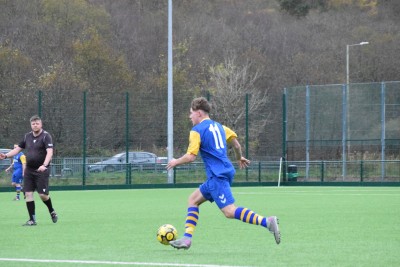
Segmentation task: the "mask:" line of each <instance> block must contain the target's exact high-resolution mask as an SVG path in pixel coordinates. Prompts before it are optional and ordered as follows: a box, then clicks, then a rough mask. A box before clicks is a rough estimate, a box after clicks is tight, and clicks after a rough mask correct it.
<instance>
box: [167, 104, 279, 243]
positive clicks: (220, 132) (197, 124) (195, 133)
mask: <svg viewBox="0 0 400 267" xmlns="http://www.w3.org/2000/svg"><path fill="white" fill-rule="evenodd" d="M210 110H211V106H210V104H209V103H208V101H207V99H205V98H204V97H199V98H195V99H194V100H193V101H192V104H191V108H190V116H189V117H190V119H191V121H192V123H193V128H192V130H191V131H190V135H189V147H188V149H187V152H186V154H185V155H183V156H182V157H180V158H178V159H172V160H171V161H170V162H169V163H168V165H167V169H168V170H170V169H172V168H174V167H176V166H178V165H181V164H185V163H190V162H193V161H194V160H195V159H196V157H197V155H198V153H199V151H200V154H201V157H202V158H203V162H204V166H205V170H206V174H207V180H206V181H205V182H204V183H203V184H202V185H200V187H199V188H198V189H196V190H195V191H194V192H193V193H192V194H191V195H190V196H189V199H188V210H187V217H186V223H185V234H184V236H183V237H182V238H180V239H178V240H175V241H171V242H170V245H171V246H173V247H174V248H177V249H181V248H183V249H189V248H190V246H191V244H192V236H193V232H194V230H195V228H196V225H197V222H198V219H199V212H200V210H199V206H200V205H201V204H203V203H204V202H205V201H207V200H208V201H210V202H214V201H215V203H216V204H217V206H218V207H219V209H220V210H221V211H222V213H223V214H224V215H225V217H227V218H230V219H233V218H235V219H237V220H241V221H243V222H245V223H249V224H255V225H260V226H262V227H265V228H267V229H268V230H269V231H270V232H271V233H272V234H273V235H274V238H275V241H276V243H277V244H279V243H280V240H281V237H280V232H279V227H278V219H277V217H276V216H270V217H264V216H261V215H259V214H257V213H255V212H254V211H252V210H250V209H248V208H245V207H236V206H235V204H234V202H235V199H234V197H233V195H232V191H231V185H232V182H233V179H234V175H235V169H234V167H233V165H232V163H231V162H230V160H229V158H228V156H227V143H229V144H231V145H232V146H233V149H234V151H235V156H236V160H237V162H238V164H239V167H240V168H241V169H242V168H245V167H247V166H248V165H249V164H250V161H249V160H248V159H246V158H244V157H243V156H242V149H241V146H240V143H239V141H238V140H237V135H236V133H235V132H233V131H232V130H231V129H229V128H228V127H226V126H223V125H221V124H220V123H218V122H216V121H213V120H211V119H210V117H209V113H210Z"/></svg>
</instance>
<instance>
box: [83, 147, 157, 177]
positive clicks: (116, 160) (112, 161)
mask: <svg viewBox="0 0 400 267" xmlns="http://www.w3.org/2000/svg"><path fill="white" fill-rule="evenodd" d="M128 163H131V164H132V169H139V170H142V169H149V168H154V166H155V164H156V163H157V156H156V155H155V154H153V153H150V152H142V151H133V152H129V161H128ZM125 168H126V153H119V154H116V155H114V156H112V157H111V158H109V159H107V160H104V161H100V162H96V163H94V164H90V165H89V166H88V169H89V171H90V172H102V171H107V172H114V171H121V170H124V169H125Z"/></svg>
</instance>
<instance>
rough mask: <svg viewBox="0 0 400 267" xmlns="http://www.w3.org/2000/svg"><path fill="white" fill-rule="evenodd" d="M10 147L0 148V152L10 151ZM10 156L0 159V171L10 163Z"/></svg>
mask: <svg viewBox="0 0 400 267" xmlns="http://www.w3.org/2000/svg"><path fill="white" fill-rule="evenodd" d="M10 151H11V149H7V148H0V153H7V152H10ZM11 161H12V158H7V159H4V160H0V171H2V170H5V169H7V168H8V167H10V165H11Z"/></svg>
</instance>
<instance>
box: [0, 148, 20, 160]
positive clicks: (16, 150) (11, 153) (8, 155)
mask: <svg viewBox="0 0 400 267" xmlns="http://www.w3.org/2000/svg"><path fill="white" fill-rule="evenodd" d="M21 151H22V148H20V147H19V146H18V147H16V148H14V149H13V150H11V151H9V152H7V153H0V159H6V158H11V157H14V156H15V155H17V154H18V153H19V152H21Z"/></svg>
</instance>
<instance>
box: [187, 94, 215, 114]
mask: <svg viewBox="0 0 400 267" xmlns="http://www.w3.org/2000/svg"><path fill="white" fill-rule="evenodd" d="M191 108H192V110H194V111H197V110H202V111H204V112H206V113H210V111H211V104H210V103H209V102H208V101H207V99H206V98H205V97H197V98H195V99H193V101H192V106H191Z"/></svg>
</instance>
